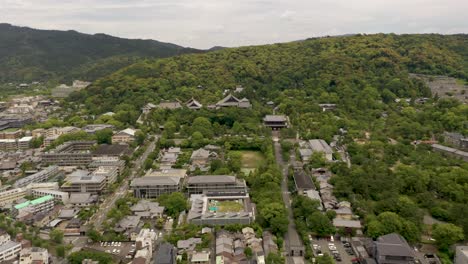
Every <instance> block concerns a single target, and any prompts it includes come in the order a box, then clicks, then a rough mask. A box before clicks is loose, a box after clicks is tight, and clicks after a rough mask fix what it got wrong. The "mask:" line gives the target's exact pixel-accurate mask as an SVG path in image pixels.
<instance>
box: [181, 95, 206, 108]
mask: <svg viewBox="0 0 468 264" xmlns="http://www.w3.org/2000/svg"><path fill="white" fill-rule="evenodd" d="M185 106H187V108H189V109H192V110H200V109H201V108H202V107H203V105H202V104H201V103H200V102H198V101H197V100H195V99H194V98H193V97H192V98H191V99H190V100H188V101H187V102H186V103H185Z"/></svg>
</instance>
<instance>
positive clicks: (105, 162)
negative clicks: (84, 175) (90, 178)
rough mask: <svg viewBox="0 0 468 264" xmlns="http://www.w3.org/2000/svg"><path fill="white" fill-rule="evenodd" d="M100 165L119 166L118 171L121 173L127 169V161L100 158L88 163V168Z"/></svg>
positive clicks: (95, 167)
mask: <svg viewBox="0 0 468 264" xmlns="http://www.w3.org/2000/svg"><path fill="white" fill-rule="evenodd" d="M99 167H115V168H117V172H118V174H119V175H120V174H121V173H122V172H123V171H124V169H125V161H123V160H116V159H106V160H104V159H100V160H94V161H93V162H91V163H90V164H89V165H88V168H89V169H92V170H96V169H98V168H99Z"/></svg>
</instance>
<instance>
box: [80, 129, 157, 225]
mask: <svg viewBox="0 0 468 264" xmlns="http://www.w3.org/2000/svg"><path fill="white" fill-rule="evenodd" d="M157 140H158V138H157V137H156V136H155V139H154V141H151V142H150V144H149V145H148V148H147V149H146V151H145V152H144V153H143V154H142V155H141V156H140V158H138V159H137V160H136V161H135V162H134V166H133V167H132V169H131V172H130V176H129V177H128V178H127V179H124V180H123V182H122V184H121V185H120V187H119V188H118V189H117V191H116V192H115V193H113V194H111V195H110V196H108V197H107V198H106V199H105V200H104V202H103V203H102V204H101V205H100V207H99V210H98V211H97V212H96V213H95V214H94V215H93V216H92V217H91V219H90V220H89V223H91V224H93V225H94V227H95V228H96V229H97V230H100V228H101V225H102V223H103V222H104V220H106V216H107V213H108V212H109V211H110V209H111V208H112V207H113V206H114V204H115V202H116V201H117V199H119V198H122V197H124V196H125V194H126V193H127V191H128V188H129V184H128V182H129V180H132V179H133V178H134V177H135V175H136V174H137V172H138V170H140V168H141V167H142V165H143V163H144V162H145V160H146V158H147V157H148V155H149V154H150V153H151V152H153V150H154V148H155V147H156V144H155V142H156V141H157Z"/></svg>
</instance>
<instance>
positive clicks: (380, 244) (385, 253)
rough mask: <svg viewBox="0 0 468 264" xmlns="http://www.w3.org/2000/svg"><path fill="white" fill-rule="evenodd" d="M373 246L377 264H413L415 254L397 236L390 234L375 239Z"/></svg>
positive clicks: (403, 240) (404, 241)
mask: <svg viewBox="0 0 468 264" xmlns="http://www.w3.org/2000/svg"><path fill="white" fill-rule="evenodd" d="M374 244H375V246H374V254H373V256H374V257H375V260H376V262H377V264H406V263H414V260H415V253H414V251H413V249H412V248H411V247H410V246H409V245H408V242H406V240H405V239H404V238H403V237H402V236H400V235H399V234H396V233H392V234H388V235H384V236H381V237H379V238H377V241H375V243H374Z"/></svg>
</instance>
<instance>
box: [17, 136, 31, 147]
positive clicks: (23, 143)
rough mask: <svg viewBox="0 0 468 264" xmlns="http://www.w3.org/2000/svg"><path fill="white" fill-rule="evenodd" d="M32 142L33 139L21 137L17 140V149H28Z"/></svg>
mask: <svg viewBox="0 0 468 264" xmlns="http://www.w3.org/2000/svg"><path fill="white" fill-rule="evenodd" d="M32 140H33V137H22V138H20V139H18V148H19V149H29V148H30V147H31V142H32Z"/></svg>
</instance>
